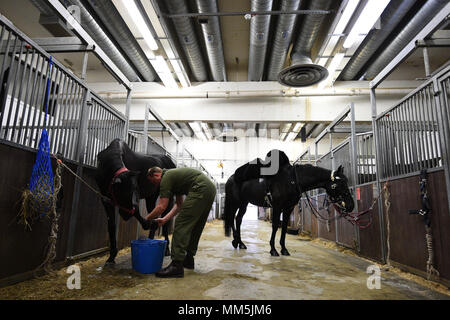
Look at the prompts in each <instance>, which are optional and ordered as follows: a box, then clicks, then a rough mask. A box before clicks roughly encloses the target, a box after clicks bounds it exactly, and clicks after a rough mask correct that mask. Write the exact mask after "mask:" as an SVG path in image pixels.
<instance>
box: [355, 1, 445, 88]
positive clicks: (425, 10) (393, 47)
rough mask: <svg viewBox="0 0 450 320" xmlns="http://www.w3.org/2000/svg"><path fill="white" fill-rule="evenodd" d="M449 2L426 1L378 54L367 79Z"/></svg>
mask: <svg viewBox="0 0 450 320" xmlns="http://www.w3.org/2000/svg"><path fill="white" fill-rule="evenodd" d="M447 4H448V0H429V1H426V2H425V3H424V5H423V6H422V7H421V8H420V10H419V11H418V12H417V13H416V14H415V15H414V17H413V18H412V19H411V20H410V21H409V22H408V24H407V25H406V26H405V27H404V28H403V29H402V30H401V31H400V32H399V33H398V35H396V37H395V38H394V39H393V40H392V42H391V43H390V44H389V45H388V46H387V47H386V49H385V50H384V51H383V52H381V54H380V55H378V57H377V59H376V60H375V61H374V62H373V63H371V64H370V67H369V68H368V69H367V71H366V74H365V76H364V77H365V79H367V80H372V79H373V78H375V77H376V76H377V75H378V74H379V73H380V72H381V71H382V70H383V69H384V68H385V67H386V66H387V65H388V63H390V62H391V61H392V60H393V59H394V58H395V57H396V56H397V54H398V53H399V52H400V51H401V50H402V49H403V48H404V47H406V45H407V44H408V43H409V42H411V40H412V39H413V38H414V37H415V36H416V34H417V33H419V31H420V30H422V29H423V28H424V27H425V26H426V25H427V24H428V22H429V21H430V20H431V19H432V18H433V17H434V16H435V15H436V14H438V13H439V11H440V10H441V9H442V8H443V7H444V6H446V5H447Z"/></svg>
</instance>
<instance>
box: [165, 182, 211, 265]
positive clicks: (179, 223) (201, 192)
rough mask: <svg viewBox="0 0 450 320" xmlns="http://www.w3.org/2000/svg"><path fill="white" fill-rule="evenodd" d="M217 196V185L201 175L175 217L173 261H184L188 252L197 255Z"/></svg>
mask: <svg viewBox="0 0 450 320" xmlns="http://www.w3.org/2000/svg"><path fill="white" fill-rule="evenodd" d="M215 196H216V187H215V186H214V184H213V183H212V182H211V180H209V179H208V177H206V176H204V175H202V176H199V177H198V178H197V179H196V181H195V182H194V184H193V185H192V187H191V190H190V191H189V193H188V195H187V196H186V199H185V200H184V202H183V204H182V205H181V210H180V212H179V213H178V215H177V217H176V219H175V228H174V231H173V236H172V260H173V261H183V260H184V257H185V256H186V253H187V252H188V253H189V254H191V255H192V256H195V253H196V252H197V247H198V242H199V240H200V236H201V235H202V231H203V228H204V227H205V223H206V220H207V219H208V215H209V212H210V210H211V206H212V203H213V202H214V197H215Z"/></svg>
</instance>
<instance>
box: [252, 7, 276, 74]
mask: <svg viewBox="0 0 450 320" xmlns="http://www.w3.org/2000/svg"><path fill="white" fill-rule="evenodd" d="M270 10H272V0H251V11H270ZM269 27H270V15H256V16H254V17H252V19H251V20H250V49H249V61H248V81H261V80H262V76H263V72H264V60H265V59H266V51H267V40H268V38H269Z"/></svg>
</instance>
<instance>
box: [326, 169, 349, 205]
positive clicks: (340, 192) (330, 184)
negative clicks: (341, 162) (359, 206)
mask: <svg viewBox="0 0 450 320" xmlns="http://www.w3.org/2000/svg"><path fill="white" fill-rule="evenodd" d="M324 188H325V190H326V191H327V194H328V196H329V198H330V200H331V202H333V203H334V204H335V205H337V206H338V207H339V208H340V209H341V210H343V211H344V212H352V211H353V208H354V206H355V203H354V202H353V197H352V195H351V193H350V190H349V189H348V180H347V177H346V176H345V175H344V168H343V167H342V166H339V168H338V169H337V170H336V171H332V172H331V175H330V179H329V181H327V182H326V183H325V185H324Z"/></svg>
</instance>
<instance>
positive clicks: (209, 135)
mask: <svg viewBox="0 0 450 320" xmlns="http://www.w3.org/2000/svg"><path fill="white" fill-rule="evenodd" d="M200 124H201V126H202V128H203V131H204V133H205V135H206V137H207V138H208V140H211V139H212V138H213V136H212V134H211V131H210V130H209V127H208V124H206V123H204V122H201V123H200Z"/></svg>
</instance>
